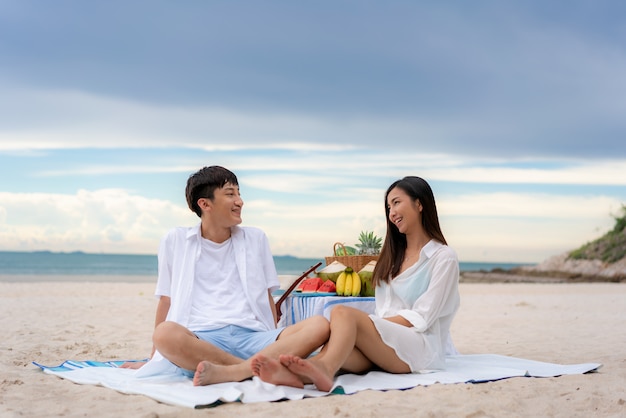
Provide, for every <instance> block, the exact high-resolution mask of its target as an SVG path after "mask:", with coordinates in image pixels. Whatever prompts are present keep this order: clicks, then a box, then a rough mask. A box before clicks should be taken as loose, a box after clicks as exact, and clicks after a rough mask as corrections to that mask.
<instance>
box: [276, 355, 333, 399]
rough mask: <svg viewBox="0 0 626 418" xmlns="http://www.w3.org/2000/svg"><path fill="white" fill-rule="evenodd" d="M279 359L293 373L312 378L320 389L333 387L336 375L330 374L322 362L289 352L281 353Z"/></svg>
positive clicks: (328, 390)
mask: <svg viewBox="0 0 626 418" xmlns="http://www.w3.org/2000/svg"><path fill="white" fill-rule="evenodd" d="M279 360H280V363H281V364H282V365H283V366H285V367H286V368H288V369H289V370H290V371H291V372H292V373H293V374H295V375H298V376H301V377H303V378H306V379H309V380H311V382H313V384H314V385H315V387H317V388H318V389H319V390H321V391H324V392H330V391H331V389H332V388H333V383H334V376H332V375H331V374H329V373H328V372H327V371H326V369H325V368H324V367H323V366H322V365H321V364H316V363H315V361H314V360H304V359H302V358H300V357H298V356H292V355H289V354H281V355H280V357H279Z"/></svg>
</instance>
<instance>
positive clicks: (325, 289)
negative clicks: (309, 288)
mask: <svg viewBox="0 0 626 418" xmlns="http://www.w3.org/2000/svg"><path fill="white" fill-rule="evenodd" d="M317 291H318V292H320V293H336V292H337V287H336V286H335V283H333V281H332V280H326V281H325V282H324V283H322V285H321V286H320V287H319V289H317Z"/></svg>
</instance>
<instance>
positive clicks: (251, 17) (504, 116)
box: [0, 0, 626, 262]
mask: <svg viewBox="0 0 626 418" xmlns="http://www.w3.org/2000/svg"><path fill="white" fill-rule="evenodd" d="M624 16H626V4H625V3H623V2H621V1H599V2H590V1H550V2H545V1H511V2H501V1H473V2H465V1H449V2H426V1H424V2H422V1H393V0H392V1H387V2H371V1H316V2H288V1H263V2H260V1H256V2H246V1H239V2H226V1H180V2H172V1H109V2H84V1H55V2H48V1H28V0H25V1H7V0H2V1H0V115H1V116H0V174H1V176H0V250H26V251H30V250H52V251H76V250H82V251H86V252H105V253H141V254H154V253H155V252H156V249H157V246H158V241H159V239H160V237H161V236H162V235H163V234H164V233H165V232H166V231H167V230H168V229H169V228H171V227H173V226H176V225H192V224H194V223H195V222H197V218H196V217H195V215H194V214H193V213H191V212H190V211H189V210H188V209H187V207H186V203H185V199H184V185H185V182H186V179H187V177H188V176H189V175H190V174H191V173H193V172H194V171H196V170H197V169H198V168H200V167H202V166H205V165H213V164H218V165H224V166H226V167H228V168H230V169H231V170H233V171H234V172H235V173H236V174H237V175H238V177H239V181H240V186H241V191H242V194H243V197H244V201H245V206H244V214H243V216H244V224H246V225H254V226H259V227H261V228H263V229H264V230H265V231H266V233H267V234H268V236H269V238H270V244H271V246H272V249H273V252H274V253H275V254H277V255H283V254H292V255H296V256H301V257H323V256H326V255H330V253H331V251H332V245H333V243H334V242H337V241H339V242H344V243H346V244H354V243H355V242H356V241H357V237H358V235H359V232H360V231H361V230H373V231H375V232H376V233H377V234H379V235H381V236H382V235H384V228H385V223H384V212H383V194H384V191H385V189H386V187H387V186H388V185H389V184H390V183H391V182H392V181H394V180H396V179H397V178H400V177H403V176H405V175H418V176H421V177H423V178H425V179H426V180H427V181H429V183H430V184H431V185H432V187H433V189H434V191H435V194H436V198H437V205H438V209H439V212H440V218H441V222H442V227H443V230H444V234H445V235H446V237H447V239H448V241H449V244H450V245H451V246H452V247H454V248H455V249H456V250H457V252H458V253H459V257H460V259H461V260H462V261H499V262H509V261H510V262H539V261H542V260H543V259H545V258H547V257H549V256H552V255H556V254H560V253H562V252H565V251H567V250H571V249H574V248H576V247H578V246H579V245H581V244H583V243H585V242H587V241H589V240H591V239H594V238H596V237H597V236H599V235H601V234H602V233H604V232H606V231H607V230H608V229H610V228H611V227H612V225H613V218H612V216H613V215H617V214H619V213H620V210H621V209H620V208H621V206H622V204H624V203H626V18H625V17H624Z"/></svg>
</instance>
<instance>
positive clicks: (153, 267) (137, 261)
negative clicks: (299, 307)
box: [0, 251, 522, 281]
mask: <svg viewBox="0 0 626 418" xmlns="http://www.w3.org/2000/svg"><path fill="white" fill-rule="evenodd" d="M318 262H322V263H324V264H322V266H321V267H320V268H322V267H324V265H325V260H324V258H319V259H318V258H299V257H293V256H289V255H285V256H280V255H279V256H274V263H275V265H276V270H277V271H278V274H279V275H300V274H302V273H303V272H304V271H306V270H308V269H309V268H310V267H312V266H314V265H315V264H317V263H318ZM520 265H522V264H516V263H487V262H461V263H460V268H461V271H480V270H484V271H491V270H493V269H504V270H508V269H511V268H514V267H517V266H520ZM156 275H157V257H156V255H136V254H92V253H83V252H70V253H58V252H51V251H34V252H13V251H0V281H16V280H24V281H26V280H27V281H49V280H57V281H58V280H65V279H64V277H66V278H67V279H68V280H72V281H74V280H76V279H78V278H80V279H82V280H85V281H89V280H90V278H95V277H97V278H98V281H103V280H104V281H106V280H109V279H110V280H111V281H118V280H116V278H119V277H124V279H125V280H129V278H130V279H131V280H133V281H156Z"/></svg>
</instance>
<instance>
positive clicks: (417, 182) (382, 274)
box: [373, 176, 448, 286]
mask: <svg viewBox="0 0 626 418" xmlns="http://www.w3.org/2000/svg"><path fill="white" fill-rule="evenodd" d="M396 187H397V188H399V189H402V190H404V192H405V193H406V194H407V195H409V197H410V198H411V200H412V201H413V202H414V203H415V201H416V200H419V202H420V203H421V204H422V226H423V227H424V230H425V231H426V233H427V234H428V236H429V237H430V238H431V239H435V240H437V241H439V242H441V243H442V244H445V245H448V243H447V242H446V239H445V238H444V236H443V232H441V227H440V226H439V217H438V216H437V206H436V205H435V196H434V194H433V191H432V189H431V188H430V186H429V185H428V183H427V182H426V180H424V179H422V178H421V177H416V176H407V177H404V178H403V179H400V180H397V181H395V182H393V183H392V184H391V186H389V188H388V189H387V192H386V193H385V216H386V218H387V235H386V236H385V242H384V243H383V248H382V250H381V251H380V257H379V258H378V261H377V262H376V267H375V268H374V274H373V285H374V286H376V285H377V284H378V283H380V282H386V283H388V282H389V281H390V280H391V278H392V277H396V276H397V275H398V273H399V272H400V267H401V266H402V261H403V259H404V252H405V250H406V245H407V244H406V235H404V234H402V233H401V232H400V231H399V230H398V227H397V226H396V225H394V224H393V222H391V220H390V219H389V204H388V203H387V198H388V196H389V193H390V192H391V191H392V190H393V189H394V188H396Z"/></svg>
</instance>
